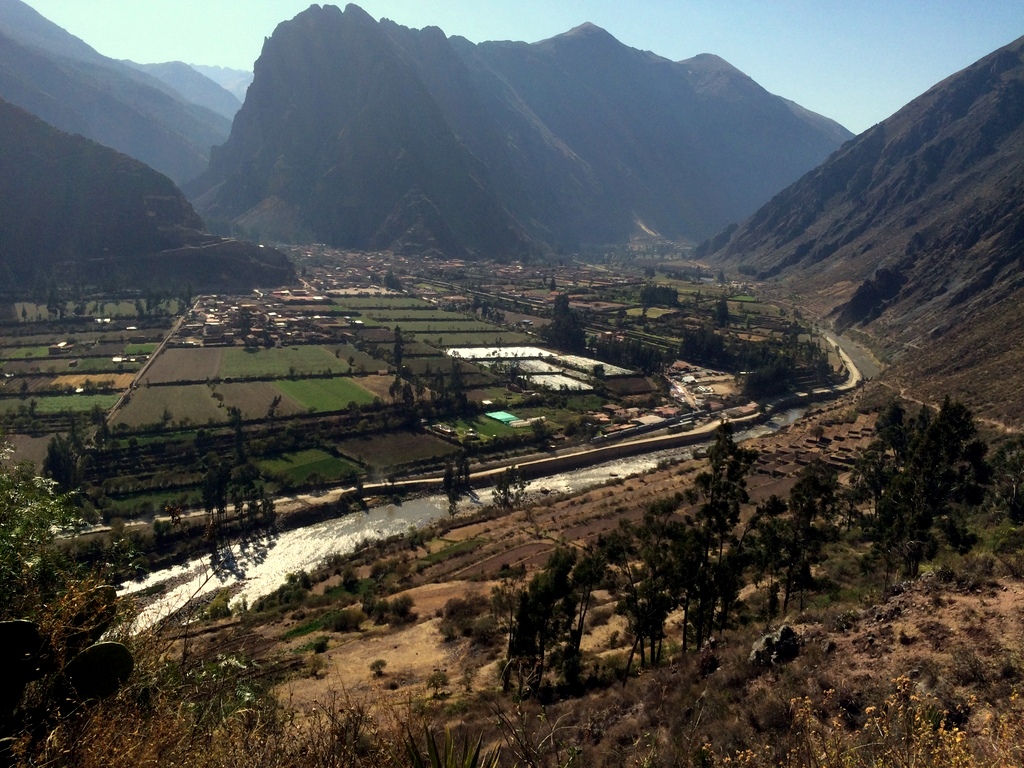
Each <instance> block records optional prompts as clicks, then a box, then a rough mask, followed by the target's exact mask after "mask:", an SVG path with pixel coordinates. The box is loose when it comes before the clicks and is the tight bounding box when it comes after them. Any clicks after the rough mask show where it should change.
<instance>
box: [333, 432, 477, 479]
mask: <svg viewBox="0 0 1024 768" xmlns="http://www.w3.org/2000/svg"><path fill="white" fill-rule="evenodd" d="M338 451H339V452H340V453H342V454H344V455H345V456H349V457H350V458H352V459H354V460H355V461H358V462H359V463H360V464H363V465H365V466H370V467H373V468H374V469H377V470H385V469H389V468H391V467H397V466H401V465H402V464H409V463H411V462H414V461H423V460H424V459H434V458H436V459H443V458H444V457H446V456H451V455H453V454H455V453H458V452H459V448H458V447H457V446H454V445H452V444H451V443H446V442H445V441H444V440H441V439H440V438H437V437H434V436H433V435H424V434H420V433H418V432H395V433H393V434H390V435H373V436H372V437H356V438H353V439H351V440H343V441H342V442H340V443H338Z"/></svg>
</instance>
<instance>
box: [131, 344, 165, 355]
mask: <svg viewBox="0 0 1024 768" xmlns="http://www.w3.org/2000/svg"><path fill="white" fill-rule="evenodd" d="M158 346H159V344H155V343H150V344H125V346H124V353H125V354H126V355H152V354H153V353H154V352H155V351H156V348H157V347H158Z"/></svg>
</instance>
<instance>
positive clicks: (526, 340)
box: [417, 329, 537, 347]
mask: <svg viewBox="0 0 1024 768" xmlns="http://www.w3.org/2000/svg"><path fill="white" fill-rule="evenodd" d="M417 340H418V341H422V342H426V343H428V344H437V345H438V346H441V347H491V346H494V347H497V346H502V345H509V344H536V343H537V338H536V337H535V336H527V335H526V334H525V333H516V332H515V331H503V330H500V329H499V330H495V331H491V332H489V333H485V332H482V331H474V332H471V333H454V332H451V331H448V332H445V333H437V332H435V333H419V334H417Z"/></svg>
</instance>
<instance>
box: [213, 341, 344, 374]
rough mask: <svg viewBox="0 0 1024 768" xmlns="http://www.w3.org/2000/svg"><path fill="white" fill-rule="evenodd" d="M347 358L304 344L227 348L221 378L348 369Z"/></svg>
mask: <svg viewBox="0 0 1024 768" xmlns="http://www.w3.org/2000/svg"><path fill="white" fill-rule="evenodd" d="M348 370H349V366H348V361H347V360H346V359H344V358H342V357H340V356H339V357H335V356H334V354H333V353H332V352H330V351H328V350H327V349H326V348H325V347H320V346H312V345H302V346H292V347H275V348H273V349H255V350H248V349H237V348H228V349H225V350H224V356H223V358H222V359H221V365H220V370H219V371H218V376H219V378H221V379H255V378H261V377H270V378H283V377H285V376H293V375H303V374H310V373H348Z"/></svg>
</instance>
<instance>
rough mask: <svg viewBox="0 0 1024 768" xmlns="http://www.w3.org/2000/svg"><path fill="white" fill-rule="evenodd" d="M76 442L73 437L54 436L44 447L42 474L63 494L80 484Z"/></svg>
mask: <svg viewBox="0 0 1024 768" xmlns="http://www.w3.org/2000/svg"><path fill="white" fill-rule="evenodd" d="M72 424H74V422H72ZM77 442H78V441H77V440H76V439H75V437H74V436H73V435H69V436H68V437H63V436H61V435H54V436H53V437H52V438H50V443H49V445H47V446H46V458H45V459H43V473H44V474H45V475H46V476H47V477H49V478H51V479H52V480H53V481H54V482H55V483H56V484H57V487H58V488H59V489H60V490H61V491H63V492H65V493H67V492H68V491H73V490H75V489H76V488H77V487H78V484H79V482H81V470H80V464H81V450H80V448H81V447H80V446H79V445H78V444H77Z"/></svg>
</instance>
